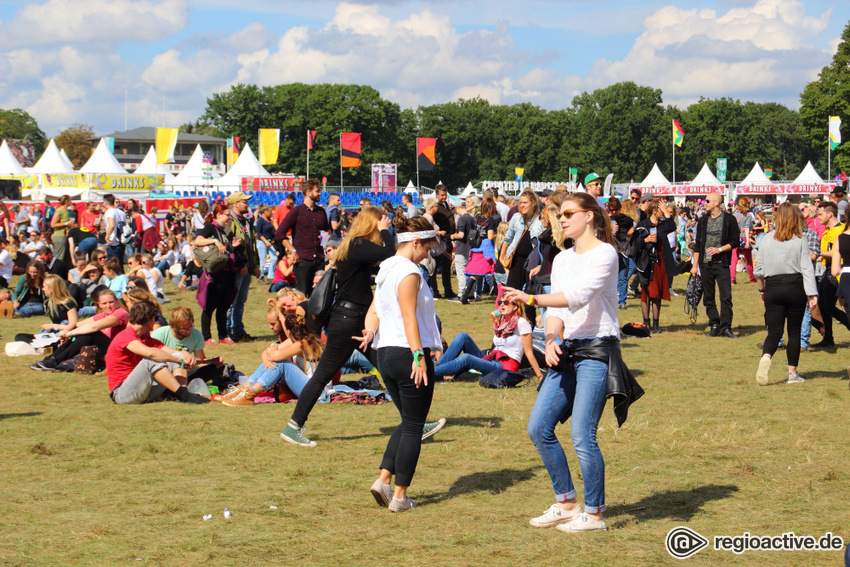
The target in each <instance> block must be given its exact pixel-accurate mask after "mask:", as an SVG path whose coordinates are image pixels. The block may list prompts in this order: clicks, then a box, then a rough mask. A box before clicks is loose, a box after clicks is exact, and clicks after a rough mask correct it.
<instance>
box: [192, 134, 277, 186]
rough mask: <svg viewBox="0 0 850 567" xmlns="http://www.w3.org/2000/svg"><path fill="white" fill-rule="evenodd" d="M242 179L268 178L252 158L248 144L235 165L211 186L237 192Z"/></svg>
mask: <svg viewBox="0 0 850 567" xmlns="http://www.w3.org/2000/svg"><path fill="white" fill-rule="evenodd" d="M192 157H194V156H192ZM243 177H270V174H269V172H268V171H266V168H264V167H263V166H262V165H260V161H259V160H258V159H257V158H256V156H254V152H252V151H251V146H249V145H248V144H245V147H244V148H243V149H242V150H240V151H239V157H238V158H237V159H236V163H234V164H233V166H232V167H231V168H230V170H229V171H228V172H227V173H225V174H224V177H222V178H221V179H216V180H215V181H214V182H213V185H215V186H216V187H224V186H230V187H232V188H233V190H234V191H239V190H241V187H242V178H243Z"/></svg>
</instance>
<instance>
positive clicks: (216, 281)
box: [201, 270, 236, 341]
mask: <svg viewBox="0 0 850 567" xmlns="http://www.w3.org/2000/svg"><path fill="white" fill-rule="evenodd" d="M235 295H236V272H234V271H230V270H222V271H220V272H218V273H217V274H213V276H212V279H211V281H210V284H209V288H208V289H207V308H206V309H204V310H203V311H202V312H201V334H203V335H204V340H205V341H206V340H209V339H211V338H212V330H211V328H210V327H211V326H212V315H213V312H215V326H216V330H217V331H218V338H219V340H221V339H223V338H225V337H226V336H227V310H228V309H230V304H231V303H233V298H234V296H235Z"/></svg>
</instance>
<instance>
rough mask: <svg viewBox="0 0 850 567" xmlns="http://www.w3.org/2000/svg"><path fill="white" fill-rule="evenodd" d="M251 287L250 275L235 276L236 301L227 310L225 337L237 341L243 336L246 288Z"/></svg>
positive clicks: (246, 297)
mask: <svg viewBox="0 0 850 567" xmlns="http://www.w3.org/2000/svg"><path fill="white" fill-rule="evenodd" d="M250 285H251V274H236V290H237V291H236V299H234V300H233V305H231V306H230V309H228V310H227V336H229V337H232V338H235V339H238V338H239V337H241V336H242V335H244V334H245V325H244V324H243V323H242V315H243V314H244V313H245V302H246V301H248V288H249V287H250Z"/></svg>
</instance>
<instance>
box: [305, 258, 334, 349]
mask: <svg viewBox="0 0 850 567" xmlns="http://www.w3.org/2000/svg"><path fill="white" fill-rule="evenodd" d="M335 299H336V268H328V270H327V271H325V274H324V275H323V276H322V279H320V280H319V283H317V284H316V287H314V288H313V292H312V293H311V294H310V299H308V300H307V326H308V327H310V329H311V330H312V331H313V332H314V333H316V334H319V333H321V332H322V329H323V328H324V327H325V325H327V324H328V320H329V319H330V318H331V311H333V308H334V300H335Z"/></svg>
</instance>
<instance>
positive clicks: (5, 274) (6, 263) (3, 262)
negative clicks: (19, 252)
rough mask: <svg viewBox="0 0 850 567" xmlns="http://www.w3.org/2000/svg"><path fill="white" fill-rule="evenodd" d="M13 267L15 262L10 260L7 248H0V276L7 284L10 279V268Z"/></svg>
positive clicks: (10, 256)
mask: <svg viewBox="0 0 850 567" xmlns="http://www.w3.org/2000/svg"><path fill="white" fill-rule="evenodd" d="M14 267H15V262H14V261H13V260H12V255H11V254H9V251H8V250H0V278H3V279H4V280H6V284H7V285H8V284H9V283H10V282H11V281H12V269H13V268H14Z"/></svg>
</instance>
